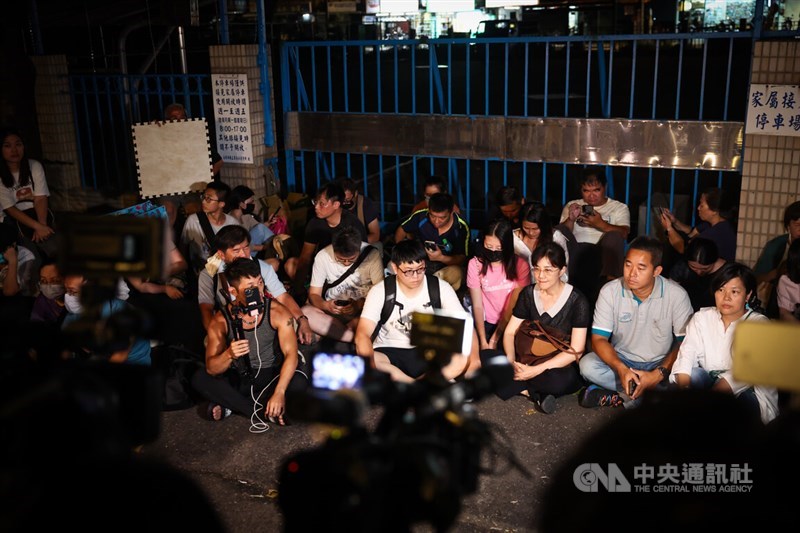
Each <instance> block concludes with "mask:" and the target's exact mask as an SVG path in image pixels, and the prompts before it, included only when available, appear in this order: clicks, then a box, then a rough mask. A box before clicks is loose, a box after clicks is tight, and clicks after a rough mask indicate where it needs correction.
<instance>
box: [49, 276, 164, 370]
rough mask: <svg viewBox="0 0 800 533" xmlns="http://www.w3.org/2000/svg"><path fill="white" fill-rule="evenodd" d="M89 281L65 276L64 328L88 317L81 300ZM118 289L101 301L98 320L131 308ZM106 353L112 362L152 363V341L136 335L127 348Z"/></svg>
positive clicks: (80, 277) (105, 319) (78, 277)
mask: <svg viewBox="0 0 800 533" xmlns="http://www.w3.org/2000/svg"><path fill="white" fill-rule="evenodd" d="M87 283H89V282H88V281H87V280H86V279H85V278H84V277H83V276H80V275H68V276H65V277H64V290H65V291H66V292H65V294H64V307H66V309H67V316H66V317H64V322H63V328H64V329H68V328H69V326H70V324H72V323H74V322H76V321H78V320H81V319H83V318H87V317H86V316H85V310H84V307H83V304H82V302H81V293H82V292H83V288H84V286H85V285H86V284H87ZM116 290H117V294H116V295H115V297H113V298H110V299H108V300H106V301H104V302H102V303H100V317H99V319H98V320H101V321H107V320H108V319H109V317H111V315H114V314H116V313H120V312H123V311H125V310H126V309H129V304H128V303H126V302H125V301H123V300H122V299H120V294H119V287H117V288H116ZM126 297H127V295H126ZM106 355H107V356H108V360H109V361H110V362H112V363H128V364H137V365H150V361H151V360H150V342H149V341H147V340H146V339H143V338H141V337H134V338H133V341H132V342H131V344H130V345H129V346H128V347H127V348H125V349H122V350H118V351H115V352H113V353H111V354H110V355H109V354H106Z"/></svg>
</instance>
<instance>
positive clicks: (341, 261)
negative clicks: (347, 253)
mask: <svg viewBox="0 0 800 533" xmlns="http://www.w3.org/2000/svg"><path fill="white" fill-rule="evenodd" d="M333 259H334V260H335V261H336V262H337V263H339V264H340V265H342V266H350V265H352V264H353V263H355V262H356V259H358V256H357V255H356V256H353V257H351V258H349V259H348V258H346V257H336V256H335V255H334V256H333Z"/></svg>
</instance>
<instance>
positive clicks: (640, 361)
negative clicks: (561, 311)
mask: <svg viewBox="0 0 800 533" xmlns="http://www.w3.org/2000/svg"><path fill="white" fill-rule="evenodd" d="M662 253H663V249H662V246H661V243H660V242H659V241H658V240H656V239H652V238H649V237H639V238H637V239H635V240H634V241H633V242H632V243H631V245H630V248H629V249H628V253H627V254H626V255H625V263H624V274H623V277H622V278H619V279H616V280H614V281H610V282H609V283H606V284H605V286H603V288H602V289H601V290H600V295H599V297H598V299H597V305H596V306H595V311H594V320H593V323H592V348H593V350H594V351H593V352H591V353H588V354H586V355H584V356H583V357H582V358H581V360H580V370H581V374H582V375H583V377H584V379H586V380H587V381H589V382H590V383H591V385H590V386H589V387H587V388H586V389H584V390H583V391H582V392H581V394H580V396H579V402H580V404H581V405H582V406H584V407H600V406H613V407H616V406H618V405H622V404H623V402H626V401H628V400H631V402H629V403H626V405H627V406H633V405H635V400H638V399H639V398H640V397H641V395H642V393H643V392H644V391H645V390H647V389H652V388H655V387H658V386H661V385H662V383H666V379H667V378H668V377H669V373H670V369H671V368H672V364H673V363H674V362H675V358H676V357H677V355H678V348H679V347H680V343H681V341H682V340H683V337H684V335H685V331H686V324H687V323H688V321H689V318H691V316H692V305H691V302H690V300H689V295H688V294H686V291H685V290H683V288H682V287H681V286H680V285H678V284H677V283H674V282H672V281H670V280H667V279H665V278H663V277H661V276H660V274H661V256H662ZM619 392H621V393H622V394H620V393H619Z"/></svg>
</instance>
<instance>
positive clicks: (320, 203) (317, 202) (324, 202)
mask: <svg viewBox="0 0 800 533" xmlns="http://www.w3.org/2000/svg"><path fill="white" fill-rule="evenodd" d="M331 203H332V202H331V201H330V200H319V199H316V198H315V199H313V200H311V205H313V206H317V205H318V206H320V207H328V206H329V205H331Z"/></svg>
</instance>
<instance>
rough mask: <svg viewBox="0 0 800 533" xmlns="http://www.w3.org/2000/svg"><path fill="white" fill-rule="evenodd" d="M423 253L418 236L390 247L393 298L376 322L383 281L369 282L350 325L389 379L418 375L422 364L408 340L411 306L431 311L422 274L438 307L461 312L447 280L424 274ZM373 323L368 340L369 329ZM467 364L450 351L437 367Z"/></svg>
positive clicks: (451, 373)
mask: <svg viewBox="0 0 800 533" xmlns="http://www.w3.org/2000/svg"><path fill="white" fill-rule="evenodd" d="M426 259H427V254H426V253H425V249H424V248H423V246H422V243H420V242H419V241H415V240H414V241H409V240H406V241H401V242H398V243H397V244H396V245H395V246H394V248H393V249H392V259H391V263H392V268H393V269H394V271H395V272H396V273H397V278H396V282H397V292H396V296H395V304H394V307H393V309H392V312H391V314H390V315H389V318H388V320H386V322H384V323H382V324H381V323H380V320H381V311H382V310H383V305H384V301H385V300H386V291H385V285H386V282H385V281H384V282H381V283H379V284H377V285H375V286H374V287H373V288H372V289H371V290H370V291H369V294H367V299H366V301H365V302H364V309H363V310H362V312H361V319H360V320H359V321H358V328H357V329H356V352H357V353H358V355H360V356H362V357H366V358H368V359H370V360H371V361H372V365H373V367H375V368H377V369H378V370H380V371H382V372H386V373H387V374H389V375H390V376H391V377H392V379H393V380H395V381H403V382H411V381H414V380H415V379H417V378H419V377H421V376H422V375H423V374H424V373H425V371H426V370H427V368H428V367H427V363H426V362H425V359H424V358H423V357H422V354H420V353H418V352H417V349H416V347H415V346H412V345H411V315H412V314H413V313H414V312H422V313H430V312H432V311H433V305H432V303H431V296H430V292H429V289H428V280H429V279H435V280H436V282H437V283H438V284H439V297H440V303H441V309H442V310H444V311H448V312H450V313H454V314H459V315H464V316H465V317H466V313H465V311H464V309H463V308H462V307H461V303H459V301H458V297H457V296H456V293H455V291H454V290H453V288H452V287H450V285H448V284H447V283H446V282H444V281H442V280H441V279H438V278H429V277H428V276H426V275H425V260H426ZM376 326H379V330H378V332H377V336H376V337H375V341H374V344H373V341H372V334H373V332H374V331H375V328H376ZM472 345H473V352H475V353H474V354H473V355H475V356H477V346H478V342H477V339H476V338H473V342H472ZM466 366H467V356H466V355H464V356H463V357H459V356H458V355H456V356H454V357H453V360H452V361H451V363H450V364H449V365H448V366H446V367H445V368H443V369H442V374H443V375H444V377H446V378H448V379H450V378H454V377H456V376H458V375H459V374H461V373H463V371H464V370H465V368H466Z"/></svg>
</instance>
